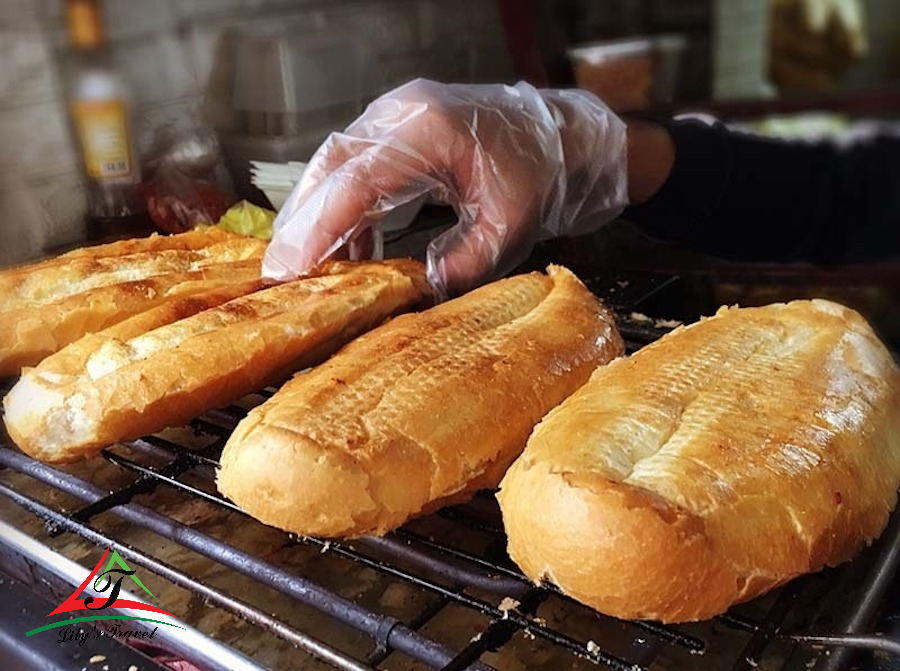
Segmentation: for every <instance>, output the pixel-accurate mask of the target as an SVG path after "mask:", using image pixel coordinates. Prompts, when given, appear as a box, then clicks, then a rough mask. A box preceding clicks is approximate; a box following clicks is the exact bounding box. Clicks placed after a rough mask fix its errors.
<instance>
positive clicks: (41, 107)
mask: <svg viewBox="0 0 900 671" xmlns="http://www.w3.org/2000/svg"><path fill="white" fill-rule="evenodd" d="M896 9H897V3H896V1H895V0H756V1H752V0H454V1H453V2H447V1H445V0H289V1H288V0H180V1H177V0H149V1H139V0H105V1H103V2H97V1H94V0H0V90H2V96H0V159H2V161H3V170H2V173H0V174H2V177H0V264H4V265H5V264H10V263H15V262H19V261H22V260H24V259H29V258H33V257H36V256H40V255H42V254H46V253H48V251H52V250H55V249H58V248H60V247H64V246H67V245H72V244H78V243H80V242H83V241H84V240H86V239H88V238H92V237H93V238H96V237H98V236H102V235H110V234H116V233H117V232H119V233H121V232H123V231H126V230H127V231H147V230H151V229H152V228H162V229H164V230H173V231H174V230H181V229H183V228H185V227H188V226H191V225H194V224H196V223H203V222H208V223H212V222H214V221H216V220H217V219H218V218H219V216H221V214H222V213H223V212H224V211H225V210H226V209H227V208H228V207H230V206H231V205H232V204H234V203H235V202H237V201H238V200H240V199H249V200H250V201H252V202H254V203H256V204H257V205H261V206H265V207H273V208H277V206H278V205H279V203H280V202H281V200H282V199H283V198H284V197H285V196H286V194H287V193H288V192H289V190H290V186H291V184H292V183H293V181H295V180H296V179H297V177H298V175H299V174H300V172H301V171H302V163H301V164H299V165H298V164H293V163H289V162H302V161H305V160H307V159H308V158H309V156H310V154H311V153H312V152H313V151H314V150H315V148H316V147H317V146H318V144H319V143H320V142H321V141H322V140H323V139H324V138H325V137H326V136H327V134H328V133H329V132H330V131H332V130H335V129H340V128H343V127H344V126H345V125H346V124H347V123H348V122H349V121H351V120H352V119H353V118H354V117H355V116H356V115H357V114H358V113H359V112H360V111H361V110H362V109H363V107H364V106H365V104H366V103H367V102H368V101H370V100H371V99H372V98H374V97H376V96H377V95H378V94H379V93H381V92H383V91H386V90H388V89H390V88H392V87H394V86H396V85H398V84H400V83H402V82H404V81H407V80H409V79H411V78H414V77H429V78H435V79H439V80H443V81H458V82H515V81H517V80H519V79H525V80H528V81H530V82H532V83H534V84H537V85H540V86H581V87H583V88H587V89H590V90H593V91H595V92H596V93H598V94H599V95H600V96H601V97H603V98H604V99H605V100H606V101H607V102H608V103H609V104H610V105H611V106H613V107H614V108H615V109H617V110H619V111H626V110H628V111H634V110H650V111H655V112H667V113H668V112H692V111H699V112H705V113H712V114H714V115H716V116H718V117H720V118H722V119H723V120H726V121H728V122H730V123H733V124H736V125H739V126H741V127H742V128H745V129H747V130H750V131H752V132H758V133H767V134H774V135H779V136H784V137H820V136H829V135H840V134H843V133H847V132H848V131H853V130H854V129H857V128H860V127H865V125H866V124H870V123H871V122H872V121H878V122H888V123H891V122H893V120H894V118H895V117H896V115H897V112H898V110H900V12H897V11H896ZM251 161H256V162H257V163H256V164H255V166H254V165H252V164H251ZM254 176H255V180H254ZM254 182H255V183H256V184H258V185H261V186H262V187H263V190H259V189H258V188H257V187H256V186H255V185H254ZM611 230H612V231H613V232H610V233H607V234H605V235H604V237H603V240H602V241H600V242H596V243H595V244H594V245H592V246H588V247H585V246H583V245H582V246H581V247H579V248H578V250H574V251H572V252H571V253H572V254H574V255H576V256H577V255H578V253H579V250H580V253H581V254H582V255H584V254H589V255H590V256H591V259H592V260H593V261H595V262H596V261H597V260H598V259H600V260H602V259H603V258H604V254H605V255H606V256H607V257H609V258H614V259H616V261H617V262H618V263H620V264H621V263H625V262H627V263H633V264H635V265H637V266H640V265H641V264H645V265H646V262H647V259H648V258H651V257H652V258H653V259H654V263H655V265H656V269H657V270H663V271H666V272H669V271H671V272H673V273H674V272H681V273H682V274H683V273H684V269H685V268H690V269H692V271H697V269H698V268H701V269H703V268H706V269H708V268H709V267H711V266H716V263H715V261H714V260H713V261H710V260H703V259H697V258H696V257H694V256H692V255H691V254H690V253H688V252H683V251H680V250H676V251H673V252H672V253H671V254H668V255H661V254H660V251H659V250H660V247H659V246H657V245H655V244H654V243H652V242H647V241H642V242H639V243H638V242H635V240H636V237H637V236H636V234H634V232H633V231H630V229H629V228H628V227H627V224H622V225H621V226H618V227H615V226H614V227H612V228H611ZM561 244H563V245H564V244H565V243H561ZM585 250H587V251H585ZM577 261H578V259H577V258H576V259H573V260H572V262H573V263H575V262H577ZM716 267H721V266H716ZM781 270H783V269H781ZM791 272H794V271H793V270H791ZM891 277H893V278H894V279H892V280H890V281H893V282H896V278H895V277H894V276H893V275H892V276H891ZM719 279H720V281H719V284H720V285H721V284H723V281H721V280H722V277H721V276H720V278H719ZM818 279H822V278H818ZM818 279H817V281H818ZM804 281H809V280H808V276H806V279H805V280H804ZM823 281H824V280H823ZM880 281H881V282H882V284H883V283H884V278H883V277H882V279H881V280H880ZM844 283H846V282H844Z"/></svg>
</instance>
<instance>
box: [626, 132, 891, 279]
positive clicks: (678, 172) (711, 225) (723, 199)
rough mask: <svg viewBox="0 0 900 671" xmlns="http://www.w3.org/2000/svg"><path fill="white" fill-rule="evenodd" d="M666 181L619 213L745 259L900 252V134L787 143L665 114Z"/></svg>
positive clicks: (857, 257)
mask: <svg viewBox="0 0 900 671" xmlns="http://www.w3.org/2000/svg"><path fill="white" fill-rule="evenodd" d="M666 126H667V127H668V129H669V132H670V133H671V135H672V137H673V139H674V141H675V151H676V157H675V164H674V167H673V169H672V173H671V174H670V175H669V178H668V180H667V181H666V183H665V184H664V185H663V187H662V188H661V189H660V190H659V192H657V194H656V195H655V196H654V197H653V198H652V199H650V200H649V201H647V202H646V203H644V204H642V205H638V206H634V207H630V208H628V209H627V210H626V211H625V217H626V218H627V219H629V220H631V221H632V222H634V223H636V224H637V225H638V226H640V228H641V229H642V230H644V231H645V232H646V233H648V234H649V235H651V236H654V237H657V238H662V239H664V240H668V241H672V242H678V243H680V244H683V245H685V246H690V247H691V248H694V249H697V250H699V251H704V252H707V253H710V254H714V255H717V256H723V257H726V258H733V259H739V260H747V261H796V260H805V261H811V262H813V263H831V262H853V261H866V260H875V259H879V258H881V259H883V258H886V257H889V256H894V255H898V254H900V138H895V137H890V136H880V137H874V138H869V139H868V140H865V141H861V142H858V143H856V144H853V145H850V146H838V145H836V144H832V143H827V142H819V143H810V142H786V141H781V140H772V139H767V138H761V137H757V136H753V135H749V134H744V133H739V132H736V131H732V130H729V129H727V128H725V127H724V126H722V125H721V124H715V125H713V126H709V125H707V124H705V123H702V122H700V121H695V120H690V121H669V122H667V123H666Z"/></svg>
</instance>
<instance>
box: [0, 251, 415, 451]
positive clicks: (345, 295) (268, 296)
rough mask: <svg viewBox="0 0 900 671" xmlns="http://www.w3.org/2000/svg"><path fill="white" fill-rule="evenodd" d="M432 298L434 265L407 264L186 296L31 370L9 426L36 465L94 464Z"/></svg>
mask: <svg viewBox="0 0 900 671" xmlns="http://www.w3.org/2000/svg"><path fill="white" fill-rule="evenodd" d="M235 293H237V294H238V295H239V297H237V298H235V297H234V296H233V295H231V294H235ZM244 294H246V295H244ZM427 294H428V288H427V282H426V280H425V271H424V267H423V266H422V265H421V264H419V263H416V262H414V261H403V260H401V261H391V262H371V263H359V264H354V263H332V264H326V265H325V266H324V267H323V269H322V270H321V274H320V275H318V276H316V277H311V278H307V279H302V280H296V281H294V282H288V283H285V284H279V285H275V286H267V287H265V288H263V281H261V280H254V281H253V282H250V283H247V284H245V285H241V286H229V287H225V288H223V289H220V290H217V291H216V292H210V293H207V294H204V295H201V296H194V297H188V298H185V299H183V300H180V301H178V302H173V303H170V304H167V305H163V306H161V307H158V308H156V309H154V310H151V311H149V312H145V313H143V314H139V315H137V316H135V317H132V318H131V319H128V320H126V321H124V322H121V323H119V324H117V325H115V326H113V327H111V328H109V329H106V330H104V331H101V332H99V333H95V334H90V335H87V336H85V337H84V338H82V339H80V340H78V341H77V342H75V343H72V344H71V345H69V346H67V347H65V348H63V349H62V350H61V351H59V352H57V353H56V354H54V355H52V356H50V357H48V358H47V359H45V360H44V361H43V362H41V364H39V365H38V366H37V367H36V368H31V369H26V370H25V371H24V372H23V375H22V378H21V379H20V380H19V382H18V383H17V384H16V385H15V386H14V387H13V388H12V390H11V391H10V393H9V395H8V396H7V397H6V399H4V408H5V416H4V420H5V422H6V426H7V429H8V431H9V434H10V437H12V439H13V441H14V442H15V443H16V444H17V445H18V446H19V447H20V448H21V449H22V450H23V451H25V452H27V453H28V454H30V455H32V456H34V457H35V458H37V459H41V460H43V461H48V462H68V461H74V460H77V459H81V458H84V457H88V456H91V455H93V454H95V453H96V452H98V451H99V450H100V449H101V448H102V447H104V446H106V445H109V444H111V443H114V442H117V441H120V440H125V439H129V438H136V437H138V436H141V435H144V434H147V433H152V432H154V431H158V430H160V429H162V428H164V427H166V426H172V425H177V424H181V423H183V422H185V421H187V420H188V419H190V418H192V417H194V416H196V415H198V414H200V413H202V412H203V411H205V410H209V409H211V408H214V407H218V406H220V405H224V404H226V403H229V402H231V401H233V400H235V399H236V398H239V397H240V396H242V395H244V394H247V393H250V392H252V391H254V390H256V389H258V388H260V387H263V386H265V385H267V384H269V383H270V382H272V381H274V380H276V379H280V378H282V377H284V376H286V375H288V374H290V372H292V371H295V370H298V369H299V368H302V367H303V366H306V365H310V364H312V363H317V362H318V361H319V360H321V358H323V357H325V356H327V355H328V354H330V352H331V351H333V350H334V349H335V348H336V347H338V346H339V345H340V344H343V343H344V342H346V340H347V339H349V338H351V337H353V336H355V335H356V334H358V333H360V332H361V331H363V330H366V329H368V328H371V327H372V326H374V325H376V324H377V323H379V322H381V321H382V320H384V319H385V318H386V317H388V316H390V315H392V314H395V313H396V312H399V311H402V310H404V309H408V308H409V307H410V306H412V305H414V304H415V303H417V302H419V301H421V300H422V299H423V298H424V297H425V296H426V295H427Z"/></svg>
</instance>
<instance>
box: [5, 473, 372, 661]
mask: <svg viewBox="0 0 900 671" xmlns="http://www.w3.org/2000/svg"><path fill="white" fill-rule="evenodd" d="M0 495H2V496H5V497H6V498H8V499H9V500H10V501H12V502H13V503H16V504H17V505H19V506H20V507H22V508H24V509H25V510H28V511H29V512H32V513H34V514H35V515H38V516H40V517H41V518H43V519H44V520H46V521H47V522H48V523H50V524H52V525H53V526H55V527H59V528H62V529H65V530H66V531H70V532H72V533H75V534H77V535H79V536H81V537H82V538H85V539H87V540H89V541H91V542H92V543H95V544H97V545H99V546H101V547H102V546H104V545H106V546H108V545H110V544H111V543H113V542H114V539H113V538H111V537H109V536H107V535H105V534H103V533H101V532H99V531H97V530H96V529H94V528H92V527H90V526H89V525H86V524H83V523H81V522H78V521H77V520H75V519H72V518H70V517H67V516H66V515H63V514H61V513H59V512H57V511H55V510H53V509H52V508H49V507H48V506H45V505H43V504H42V503H40V502H39V501H37V500H35V499H33V498H31V497H28V496H25V495H24V494H20V493H19V492H16V491H15V490H13V489H11V488H10V487H8V486H6V485H5V484H3V483H0ZM115 545H116V549H117V550H118V552H119V554H121V555H122V556H124V557H125V558H126V559H127V560H128V561H130V562H132V563H134V564H135V565H137V566H140V567H142V568H146V569H148V570H150V571H153V572H154V573H156V574H157V575H160V576H162V577H164V578H166V579H167V580H169V581H170V582H172V583H173V584H175V585H178V586H179V587H183V588H184V589H189V590H191V591H192V592H194V593H195V594H199V595H201V596H203V597H204V598H206V599H209V600H210V602H212V603H215V604H216V605H217V606H220V607H222V608H225V609H227V610H229V611H230V612H232V613H235V614H236V615H238V616H240V617H242V618H244V619H245V620H248V621H250V622H254V623H256V624H258V625H260V626H262V627H263V628H264V629H267V630H269V631H271V632H273V633H276V634H278V635H279V636H282V637H283V638H285V639H286V640H289V641H292V642H293V643H295V644H296V645H299V646H301V647H303V648H304V649H305V650H307V651H309V652H310V653H312V654H313V655H315V656H316V657H318V658H319V659H322V660H323V661H327V662H329V663H331V664H334V665H335V666H337V668H339V669H345V670H346V671H365V668H366V667H364V666H361V665H359V664H357V663H356V662H355V660H353V659H351V658H349V657H347V656H346V655H343V654H342V653H340V652H338V651H337V650H335V649H333V648H331V647H330V646H327V645H325V644H324V643H322V642H321V641H319V640H317V639H315V638H313V637H312V636H309V635H307V634H304V633H302V632H300V631H297V630H296V629H293V628H292V627H288V626H287V625H285V624H284V623H282V622H280V621H279V620H276V619H275V618H272V617H269V616H267V615H265V614H264V613H262V612H261V611H259V610H257V609H256V608H253V607H252V606H250V605H249V604H247V603H245V602H243V601H241V600H239V599H235V598H233V597H230V596H228V595H226V594H223V593H222V592H220V591H218V590H216V589H214V588H213V587H210V586H209V585H207V584H206V583H204V582H202V581H199V580H196V579H194V578H191V577H189V576H186V575H185V574H184V573H181V572H180V571H178V570H177V569H175V568H173V567H172V566H169V565H168V564H166V563H164V562H161V561H158V560H156V559H154V558H152V557H150V556H149V555H146V554H144V553H142V552H139V551H137V550H135V549H134V548H132V547H130V546H129V545H127V544H126V543H122V542H120V541H115Z"/></svg>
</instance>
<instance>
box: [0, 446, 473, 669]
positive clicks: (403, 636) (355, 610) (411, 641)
mask: <svg viewBox="0 0 900 671" xmlns="http://www.w3.org/2000/svg"><path fill="white" fill-rule="evenodd" d="M0 464H2V465H4V466H6V467H9V468H14V469H15V470H18V471H19V472H22V473H26V474H28V475H30V476H32V477H34V478H35V479H36V480H39V481H41V482H44V483H45V484H49V485H51V486H54V487H56V488H57V489H59V490H61V491H64V492H66V493H67V494H69V495H71V496H75V497H76V498H79V499H81V500H86V501H92V500H100V499H101V498H103V496H102V494H101V492H100V491H99V490H98V489H97V488H96V487H94V486H92V485H90V484H88V483H85V482H83V481H81V480H78V479H77V478H75V477H74V476H71V475H68V474H65V473H62V472H60V471H57V470H56V469H53V468H50V467H49V466H46V465H44V464H39V463H38V462H35V461H33V460H30V459H28V458H27V457H25V456H24V455H20V454H17V453H15V452H12V451H11V450H0ZM0 493H2V494H3V495H4V496H7V497H8V498H10V499H13V500H14V501H15V502H16V503H18V504H19V505H20V506H22V507H23V508H26V509H27V510H31V511H32V512H35V514H38V515H40V516H41V517H43V518H45V519H49V520H50V521H51V522H52V523H53V524H54V525H57V524H58V525H59V526H60V527H61V528H64V529H66V530H68V531H73V532H75V533H78V534H79V535H82V536H84V537H85V538H88V540H91V541H93V542H100V543H108V542H111V541H112V539H106V538H105V537H104V538H98V537H92V536H93V535H94V534H96V533H98V532H93V531H91V530H90V528H89V527H87V526H86V525H84V524H82V523H80V522H79V521H77V520H74V519H71V518H68V517H66V516H65V515H62V514H60V513H57V512H55V511H53V510H52V509H50V508H47V507H46V506H42V505H41V504H39V503H37V502H29V500H28V499H27V497H24V496H22V495H21V494H18V493H17V492H15V491H14V490H12V489H10V488H9V487H7V486H5V485H0ZM111 512H113V513H114V514H116V515H117V516H120V517H122V518H123V519H125V520H127V521H129V522H131V523H133V524H136V525H138V526H141V527H143V528H145V529H149V530H151V531H153V532H154V533H157V534H159V535H160V536H163V537H165V538H171V539H173V540H175V541H177V542H178V543H180V544H181V545H183V546H184V547H186V548H188V549H190V550H192V551H194V552H196V553H197V554H200V555H202V556H204V557H207V558H208V559H212V560H213V561H216V562H218V563H220V564H222V565H223V566H226V567H228V568H230V569H232V570H233V571H236V572H238V573H241V574H242V575H246V576H250V577H252V578H255V579H256V580H258V581H259V582H261V583H263V584H265V585H267V586H268V587H271V588H273V589H276V590H278V591H279V592H282V593H283V594H288V595H290V596H292V597H294V598H295V599H297V600H299V601H301V602H303V603H306V604H308V605H310V606H312V607H314V608H316V609H318V610H320V611H322V612H324V613H327V614H329V615H331V616H332V617H334V618H335V619H337V620H338V621H341V622H344V623H346V624H348V625H350V626H352V627H354V628H356V629H358V630H360V631H364V632H365V633H367V634H368V635H370V636H372V637H373V638H374V639H375V640H376V641H379V640H382V639H383V641H384V644H385V645H386V646H387V647H390V648H393V649H395V650H399V651H401V652H403V653H405V654H408V655H409V656H410V657H413V658H414V659H418V660H420V661H423V662H425V663H428V664H431V665H432V666H442V665H444V664H446V663H447V662H449V661H450V660H451V659H452V657H453V655H452V653H451V652H450V651H448V650H446V649H444V648H443V647H442V646H439V645H438V644H436V643H434V642H433V641H430V640H429V639H426V638H425V637H423V636H421V635H419V634H417V633H416V632H414V631H411V630H409V629H408V628H407V627H405V626H404V625H402V624H401V623H399V622H397V621H396V620H394V619H393V618H387V617H385V616H379V615H376V614H374V613H370V612H369V611H366V610H365V609H363V608H361V607H359V606H357V605H356V604H354V603H352V602H350V601H347V600H345V599H343V598H342V597H340V596H338V595H336V594H334V593H331V592H329V591H327V590H326V589H324V588H323V587H320V586H319V585H316V584H315V583H311V582H309V581H307V580H304V579H303V578H299V577H297V576H294V575H291V574H289V573H287V572H286V571H282V570H281V569H278V568H276V567H274V566H271V565H270V564H267V563H265V562H262V561H260V560H258V559H256V558H255V557H253V556H251V555H248V554H247V553H245V552H242V551H240V550H238V549H237V548H234V547H231V546H228V545H225V544H224V543H221V542H220V541H218V540H216V539H214V538H212V537H210V536H207V535H205V534H203V533H201V532H199V531H196V530H195V529H192V528H190V527H187V526H185V525H183V524H180V523H178V522H176V521H175V520H172V519H170V518H168V517H165V516H163V515H160V514H158V513H156V512H155V511H152V510H150V509H148V508H146V507H144V506H141V505H138V504H135V503H128V504H125V505H119V506H117V507H116V508H115V509H114V510H113V511H111ZM82 532H84V533H82ZM117 545H118V543H117ZM141 559H142V560H145V559H147V558H146V556H142V557H141ZM136 563H140V562H136ZM147 568H149V569H150V570H153V571H154V572H158V571H157V570H156V566H147ZM170 574H171V576H172V578H173V582H175V584H179V583H178V582H176V580H181V581H185V580H187V581H191V582H196V581H194V580H193V579H191V578H187V576H177V575H175V573H172V572H171V569H170V570H169V572H167V573H160V575H163V576H164V577H166V578H169V577H170ZM188 584H189V583H188ZM200 590H201V587H198V589H197V590H196V591H198V593H202V592H201V591H200ZM204 596H207V595H206V594H204ZM220 605H222V606H223V607H228V608H229V610H231V608H230V605H231V604H229V603H228V602H226V601H224V600H223V602H222V603H221V604H220ZM232 612H237V613H238V614H241V613H240V611H239V610H234V611H232ZM257 612H258V611H257ZM259 614H260V615H262V614H261V613H259ZM253 617H254V619H255V616H253ZM260 622H262V620H260ZM296 642H297V643H298V645H302V644H303V642H302V641H301V640H299V639H298V640H297V641H296ZM303 647H304V648H306V646H305V645H304V646H303ZM307 649H308V650H309V651H310V652H312V653H313V654H316V649H315V647H310V648H307ZM475 668H481V669H486V668H487V667H486V666H483V665H482V666H481V667H475Z"/></svg>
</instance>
